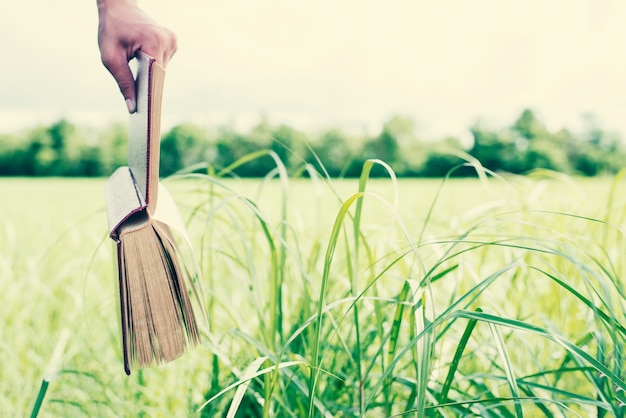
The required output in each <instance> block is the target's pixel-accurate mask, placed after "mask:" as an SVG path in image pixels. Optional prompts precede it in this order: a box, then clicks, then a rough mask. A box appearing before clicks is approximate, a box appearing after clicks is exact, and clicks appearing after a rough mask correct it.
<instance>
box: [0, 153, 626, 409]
mask: <svg viewBox="0 0 626 418" xmlns="http://www.w3.org/2000/svg"><path fill="white" fill-rule="evenodd" d="M277 167H278V169H277V170H276V172H274V173H273V175H275V176H278V179H276V178H272V177H273V176H272V175H270V176H269V177H268V178H266V179H262V180H240V179H224V178H219V177H217V178H216V177H208V176H204V175H198V174H195V175H189V176H181V177H178V178H174V179H170V180H167V181H166V184H167V185H168V188H170V190H171V191H172V192H173V194H174V196H175V198H176V200H177V202H178V203H179V206H180V208H181V210H182V211H183V213H184V214H185V216H186V218H187V219H188V220H189V230H190V233H191V235H192V240H193V242H194V245H195V247H196V250H197V251H198V256H199V260H200V263H201V268H202V271H203V273H204V277H203V285H204V287H205V292H206V300H205V303H206V304H205V306H206V309H207V313H208V318H209V324H208V328H207V329H205V330H204V340H203V344H202V345H201V346H200V347H199V348H197V349H194V350H193V351H191V352H190V353H189V354H188V355H186V356H184V357H183V358H181V359H179V360H176V361H175V362H173V363H171V364H168V365H165V366H163V367H159V368H155V369H147V370H143V371H141V372H138V373H134V374H133V375H132V376H130V377H126V376H125V375H124V373H123V370H122V364H121V353H120V341H119V325H118V314H117V309H118V308H117V305H116V304H117V302H116V298H117V294H116V275H115V271H114V266H113V251H112V250H113V246H112V243H111V242H110V240H109V239H108V238H107V231H106V217H105V214H104V198H103V188H104V180H68V179H37V180H32V179H5V178H3V179H0V192H1V193H2V196H5V197H6V198H5V199H2V201H1V203H0V283H2V284H3V290H4V292H3V304H4V306H3V309H2V310H0V316H1V319H2V323H3V326H2V327H1V328H0V344H1V345H0V356H1V358H3V359H4V362H3V363H4V364H3V371H2V377H3V379H0V385H1V390H0V409H1V410H3V411H11V412H12V414H11V415H15V416H24V415H27V414H28V413H30V412H31V410H32V409H33V405H35V403H36V399H37V395H38V393H39V389H40V387H42V382H46V385H47V391H46V393H45V398H44V399H43V401H42V403H41V411H42V412H41V415H42V416H63V415H66V416H67V415H72V416H77V415H78V416H103V417H106V416H120V415H137V416H142V415H144V416H158V415H176V416H181V415H182V416H186V415H192V414H197V415H202V416H225V415H226V414H227V411H229V408H230V411H231V414H232V416H235V415H236V412H237V411H238V414H239V415H237V416H307V415H309V416H363V415H365V416H391V415H394V414H399V415H402V416H405V415H406V416H426V415H428V416H465V415H472V414H473V415H480V416H521V415H524V416H537V415H541V416H575V415H576V414H577V415H579V416H589V415H590V414H593V415H594V416H596V415H602V413H604V414H605V415H606V416H623V414H624V408H623V407H620V400H621V401H622V402H623V399H622V397H623V396H624V392H623V388H622V387H620V386H619V385H620V382H623V380H624V378H625V376H624V373H625V371H624V366H623V364H624V361H623V360H624V341H625V339H626V335H625V332H624V331H623V327H624V323H625V322H626V320H625V317H624V312H625V311H626V307H625V300H624V289H625V287H626V285H625V284H624V279H623V277H624V274H625V273H626V263H624V262H623V260H622V258H623V254H624V251H625V248H624V236H623V233H622V231H621V229H620V228H622V227H623V224H624V215H625V211H624V208H625V207H626V201H625V199H624V197H623V196H624V194H623V193H620V190H623V188H624V187H626V186H625V185H623V184H621V183H620V182H616V183H612V181H613V180H612V179H608V178H605V179H571V178H568V177H562V176H559V175H556V174H554V173H550V172H536V173H534V174H533V175H531V176H529V177H515V178H509V179H506V180H502V179H494V178H491V179H489V180H485V181H482V182H481V181H478V180H472V179H462V180H447V181H446V182H444V183H443V187H441V185H442V181H441V180H402V181H398V182H394V181H392V180H389V179H386V180H384V179H376V180H372V179H367V176H366V175H365V176H364V177H363V178H362V179H361V182H360V183H359V182H357V181H347V180H332V181H330V182H329V181H327V180H325V179H323V178H318V177H314V178H313V179H299V178H288V177H287V176H286V173H285V172H284V170H281V169H280V162H279V161H277ZM618 180H619V178H618ZM396 200H397V205H396V204H395V202H396ZM64 330H67V331H64ZM64 332H69V338H68V341H67V343H66V344H64V345H63V347H64V349H63V352H62V354H61V355H60V357H59V359H58V362H56V361H52V363H51V360H52V358H53V357H55V356H54V352H55V348H56V347H58V346H60V345H61V344H59V341H62V339H63V335H64ZM585 355H587V356H588V357H585ZM232 400H234V402H233V403H232V404H231V401H232ZM620 408H621V409H620ZM620 414H621V415H620Z"/></svg>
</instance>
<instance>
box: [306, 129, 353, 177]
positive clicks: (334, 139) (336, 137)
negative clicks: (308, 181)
mask: <svg viewBox="0 0 626 418" xmlns="http://www.w3.org/2000/svg"><path fill="white" fill-rule="evenodd" d="M313 153H314V154H315V156H317V158H318V159H319V160H320V161H321V163H322V165H323V166H324V167H323V168H322V167H319V163H318V161H317V159H316V158H315V157H314V156H310V157H309V160H308V162H309V163H310V164H311V165H313V167H316V168H317V169H318V170H320V172H323V171H324V170H325V171H326V172H327V173H328V175H329V176H331V177H343V176H346V175H348V176H351V175H352V174H353V172H354V171H355V170H356V168H355V167H353V165H354V164H357V162H356V161H355V155H354V152H353V151H352V149H351V147H350V138H348V137H347V136H346V135H345V134H344V133H343V132H342V131H340V130H338V129H332V130H329V131H326V132H324V133H323V134H322V135H321V137H320V138H319V141H318V142H317V143H315V144H314V145H313Z"/></svg>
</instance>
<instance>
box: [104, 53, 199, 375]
mask: <svg viewBox="0 0 626 418" xmlns="http://www.w3.org/2000/svg"><path fill="white" fill-rule="evenodd" d="M164 79H165V70H164V69H163V67H161V66H160V65H159V64H158V63H156V61H155V60H154V59H153V58H152V57H150V56H148V55H146V54H143V53H141V52H140V53H139V55H138V57H137V76H136V92H137V111H136V112H135V113H133V114H132V115H131V116H130V127H129V155H128V166H124V167H119V168H118V169H117V170H116V171H115V172H114V173H113V174H112V175H111V177H110V178H109V180H108V181H107V186H106V203H107V218H108V223H109V230H110V237H111V238H112V239H113V240H114V241H115V243H116V248H117V266H118V280H119V297H120V314H121V315H120V317H121V321H120V322H121V328H122V351H123V356H124V371H125V372H126V374H129V375H130V373H131V369H132V368H133V367H135V366H137V367H140V368H143V367H150V366H152V365H155V364H161V363H165V362H169V361H171V360H174V359H176V358H178V357H180V356H181V355H182V354H183V353H184V352H185V350H186V349H187V348H188V347H190V346H193V345H195V344H197V343H198V342H199V340H200V334H199V330H198V325H197V321H196V319H195V315H194V311H193V307H192V304H191V300H190V294H189V292H188V290H187V286H186V283H185V282H186V279H188V276H189V275H188V274H187V269H186V268H184V265H183V262H182V257H181V254H180V250H179V248H178V246H177V244H176V240H175V239H174V236H173V233H172V228H170V226H173V227H174V228H175V229H177V230H180V229H181V228H184V226H181V225H183V223H182V221H181V220H180V214H179V213H178V212H177V210H176V207H175V204H174V203H173V199H172V198H171V196H170V195H169V193H168V192H167V190H166V189H165V188H164V187H163V185H161V184H160V183H159V150H160V117H161V101H162V94H163V84H164ZM155 214H158V216H155ZM183 234H184V231H183Z"/></svg>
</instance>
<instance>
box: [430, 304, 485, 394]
mask: <svg viewBox="0 0 626 418" xmlns="http://www.w3.org/2000/svg"><path fill="white" fill-rule="evenodd" d="M476 311H477V312H482V309H480V308H478V309H476ZM477 322H478V321H477V320H475V319H470V320H469V321H468V322H467V326H466V327H465V331H464V332H463V335H462V336H461V339H460V340H459V344H458V345H457V347H456V350H455V351H454V356H453V357H452V362H451V363H450V366H449V367H448V374H447V376H446V380H445V381H444V383H443V386H442V388H441V393H440V394H439V403H445V402H446V401H447V399H448V393H449V392H450V388H451V387H452V382H453V381H454V374H455V373H456V371H457V369H458V368H459V364H460V363H461V357H462V356H463V351H465V347H467V343H468V342H469V339H470V336H471V335H472V331H474V327H475V326H476V323H477Z"/></svg>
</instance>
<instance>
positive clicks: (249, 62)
mask: <svg viewBox="0 0 626 418" xmlns="http://www.w3.org/2000/svg"><path fill="white" fill-rule="evenodd" d="M139 4H140V5H141V6H142V7H143V8H144V9H145V10H146V11H148V13H149V14H151V15H152V16H153V17H154V18H155V19H156V20H157V21H159V22H160V23H162V24H164V25H166V26H168V27H170V28H171V29H172V30H174V31H175V32H176V33H177V35H178V39H179V51H178V53H177V54H176V56H175V57H174V58H173V60H172V61H171V63H170V65H169V67H168V73H167V78H166V91H165V103H164V109H163V113H164V114H163V116H164V124H165V126H166V127H167V126H171V125H173V124H175V123H179V122H182V121H193V122H197V123H201V124H203V125H210V124H215V123H233V124H235V125H236V126H239V127H242V128H246V127H247V126H249V125H250V124H253V123H255V122H256V121H258V118H259V116H260V115H265V116H266V117H268V118H269V119H270V121H272V122H275V123H283V122H284V123H288V124H291V125H293V126H296V127H299V128H302V129H318V128H321V127H332V126H337V127H345V128H349V129H363V128H366V129H370V130H373V131H375V130H376V129H377V128H378V127H380V125H381V123H382V122H384V121H385V120H387V119H388V118H389V117H390V116H391V115H393V114H403V115H407V116H410V117H412V118H413V119H414V120H415V121H416V124H417V126H418V129H419V132H421V133H422V134H423V135H424V136H429V137H433V136H435V137H436V136H442V135H462V134H463V132H464V131H466V129H467V128H468V127H469V126H470V125H471V124H473V123H474V122H475V121H476V120H477V119H482V120H485V121H487V122H488V123H490V124H491V125H492V126H494V127H501V126H505V125H507V124H510V123H511V122H512V121H513V120H514V118H515V117H516V116H517V115H519V113H520V112H521V110H522V109H524V108H525V107H530V108H532V109H534V110H536V111H537V112H538V114H539V115H540V117H541V118H542V119H543V120H544V121H546V122H547V123H548V124H549V126H550V127H551V128H559V127H562V126H568V127H570V128H572V129H580V127H581V120H582V118H581V115H582V114H584V113H593V114H595V115H596V116H597V118H598V120H599V122H600V124H601V126H602V127H604V128H606V129H610V130H616V131H618V132H620V133H622V135H624V134H626V24H625V22H626V2H624V1H621V0H438V1H422V0H355V1H353V0H315V1H314V0H308V1H299V0H219V1H218V0H212V1H208V0H140V1H139ZM96 28H97V11H96V6H95V0H31V1H2V3H1V4H0V40H1V41H2V46H1V47H0V51H1V53H0V75H1V76H2V77H0V132H6V131H13V130H16V129H20V128H21V127H28V126H33V125H34V124H36V123H42V122H43V123H47V122H50V121H52V120H55V119H58V118H60V117H66V118H69V119H70V120H72V121H73V122H77V123H85V124H93V125H101V124H104V123H108V122H110V121H125V120H126V114H125V107H124V102H123V100H122V97H121V95H120V93H119V92H118V91H117V87H116V85H115V84H114V82H113V79H112V78H111V76H110V75H109V74H108V73H107V72H106V70H105V69H104V67H103V66H102V64H101V63H100V58H99V53H98V50H97V44H96ZM625 136H626V135H625Z"/></svg>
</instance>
